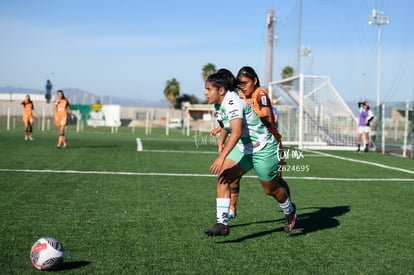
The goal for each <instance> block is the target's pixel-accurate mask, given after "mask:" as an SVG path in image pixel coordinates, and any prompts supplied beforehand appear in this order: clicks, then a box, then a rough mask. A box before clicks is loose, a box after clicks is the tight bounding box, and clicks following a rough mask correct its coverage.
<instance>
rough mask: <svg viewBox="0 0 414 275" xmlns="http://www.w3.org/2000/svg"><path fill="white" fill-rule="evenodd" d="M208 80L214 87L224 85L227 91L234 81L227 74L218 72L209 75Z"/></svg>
mask: <svg viewBox="0 0 414 275" xmlns="http://www.w3.org/2000/svg"><path fill="white" fill-rule="evenodd" d="M206 82H210V83H211V84H212V85H213V86H214V87H217V88H220V87H223V88H224V89H225V90H226V91H229V90H231V88H232V85H233V84H232V83H231V81H230V79H229V78H228V77H227V75H226V74H224V73H222V72H220V73H219V72H217V73H214V74H211V75H209V76H208V77H207V79H206Z"/></svg>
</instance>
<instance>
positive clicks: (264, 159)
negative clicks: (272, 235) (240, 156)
mask: <svg viewBox="0 0 414 275" xmlns="http://www.w3.org/2000/svg"><path fill="white" fill-rule="evenodd" d="M273 147H274V144H268V145H266V147H265V148H263V149H262V150H260V151H259V152H257V153H255V154H253V166H254V171H255V172H256V175H257V176H258V177H259V179H260V182H261V183H262V187H263V191H264V192H265V193H266V194H267V195H269V196H272V197H274V198H275V200H276V201H277V202H278V204H279V207H280V208H281V209H282V211H283V213H284V214H285V223H286V224H285V232H287V233H289V232H291V231H292V230H293V228H294V226H295V223H296V206H295V204H294V203H293V202H292V201H291V199H290V197H289V195H288V191H287V190H286V188H285V187H284V183H283V182H284V180H283V179H282V177H281V175H280V172H279V168H280V165H281V159H280V158H278V157H277V155H275V154H274V153H273V154H272V152H274V150H273Z"/></svg>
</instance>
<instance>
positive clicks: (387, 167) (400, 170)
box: [309, 151, 414, 175]
mask: <svg viewBox="0 0 414 275" xmlns="http://www.w3.org/2000/svg"><path fill="white" fill-rule="evenodd" d="M309 152H312V153H315V154H319V155H321V156H325V157H331V158H336V159H341V160H346V161H352V162H357V163H363V164H367V165H372V166H377V167H381V168H385V169H389V170H395V171H399V172H404V173H407V174H412V175H414V170H408V169H404V168H399V167H394V166H389V165H385V164H380V163H376V162H370V161H365V160H358V159H352V158H346V157H340V156H335V155H331V154H327V153H323V152H319V151H309Z"/></svg>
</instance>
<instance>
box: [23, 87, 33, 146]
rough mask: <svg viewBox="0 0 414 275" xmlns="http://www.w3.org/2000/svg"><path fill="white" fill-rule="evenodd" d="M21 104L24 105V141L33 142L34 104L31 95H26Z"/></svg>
mask: <svg viewBox="0 0 414 275" xmlns="http://www.w3.org/2000/svg"><path fill="white" fill-rule="evenodd" d="M20 104H21V105H23V123H24V140H33V111H34V104H33V101H32V100H31V99H30V95H26V97H25V98H24V100H23V101H22V102H21V103H20Z"/></svg>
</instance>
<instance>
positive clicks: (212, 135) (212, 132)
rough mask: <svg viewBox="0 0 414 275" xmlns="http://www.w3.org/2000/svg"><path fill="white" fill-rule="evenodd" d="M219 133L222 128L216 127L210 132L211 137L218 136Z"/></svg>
mask: <svg viewBox="0 0 414 275" xmlns="http://www.w3.org/2000/svg"><path fill="white" fill-rule="evenodd" d="M218 133H220V127H216V128H214V129H213V130H211V131H210V137H214V136H216V135H217V134H218Z"/></svg>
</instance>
